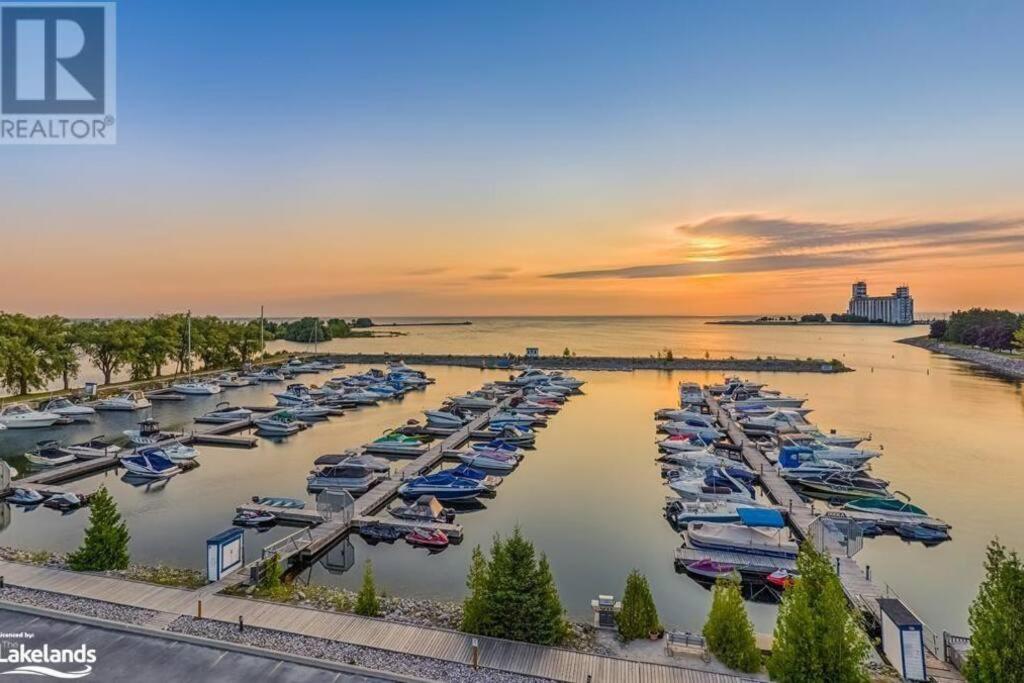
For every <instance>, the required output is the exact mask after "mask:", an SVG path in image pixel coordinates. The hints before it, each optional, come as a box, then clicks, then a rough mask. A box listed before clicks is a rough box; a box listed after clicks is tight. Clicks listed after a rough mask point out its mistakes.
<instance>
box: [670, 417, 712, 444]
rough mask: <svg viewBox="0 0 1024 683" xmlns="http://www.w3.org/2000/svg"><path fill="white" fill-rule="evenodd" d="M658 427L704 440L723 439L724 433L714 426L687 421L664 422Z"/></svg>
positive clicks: (679, 434)
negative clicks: (688, 422) (693, 423)
mask: <svg viewBox="0 0 1024 683" xmlns="http://www.w3.org/2000/svg"><path fill="white" fill-rule="evenodd" d="M658 429H659V430H661V431H663V432H665V433H666V434H671V435H673V436H688V437H697V438H698V439H701V440H703V441H709V442H710V441H716V440H718V439H721V438H722V436H723V434H722V432H720V431H719V430H717V429H714V428H712V427H703V426H700V425H690V424H687V423H686V422H663V423H662V424H660V425H659V426H658Z"/></svg>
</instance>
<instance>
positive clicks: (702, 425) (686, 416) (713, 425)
mask: <svg viewBox="0 0 1024 683" xmlns="http://www.w3.org/2000/svg"><path fill="white" fill-rule="evenodd" d="M671 415H672V417H670V418H668V421H667V422H662V423H660V424H659V425H658V430H659V431H663V432H668V431H669V430H668V428H669V427H672V426H673V425H678V426H679V427H680V428H682V427H693V428H694V429H714V430H716V431H717V430H718V420H716V419H715V417H714V416H712V415H702V414H701V413H693V412H689V411H685V410H673V411H672V412H671ZM669 433H670V434H671V433H672V432H669Z"/></svg>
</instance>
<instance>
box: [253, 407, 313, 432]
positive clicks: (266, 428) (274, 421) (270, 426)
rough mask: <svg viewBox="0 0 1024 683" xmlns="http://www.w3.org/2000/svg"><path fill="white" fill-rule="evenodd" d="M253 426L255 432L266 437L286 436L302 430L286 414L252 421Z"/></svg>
mask: <svg viewBox="0 0 1024 683" xmlns="http://www.w3.org/2000/svg"><path fill="white" fill-rule="evenodd" d="M253 424H254V425H256V431H257V432H259V433H260V434H264V435H266V436H288V435H289V434H294V433H295V432H297V431H299V430H300V429H302V425H301V424H300V423H299V422H298V421H296V420H295V418H293V417H292V416H291V415H290V414H289V413H287V412H281V413H275V414H273V415H271V416H270V417H264V418H261V419H259V420H253Z"/></svg>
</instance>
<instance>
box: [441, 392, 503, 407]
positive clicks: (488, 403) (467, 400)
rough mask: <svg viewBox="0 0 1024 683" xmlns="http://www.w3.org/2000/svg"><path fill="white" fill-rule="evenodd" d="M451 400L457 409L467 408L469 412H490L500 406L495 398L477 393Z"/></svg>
mask: <svg viewBox="0 0 1024 683" xmlns="http://www.w3.org/2000/svg"><path fill="white" fill-rule="evenodd" d="M449 400H450V401H451V402H452V403H454V404H455V405H456V406H457V407H459V408H466V409H467V410H489V409H490V408H494V407H495V406H497V405H498V402H497V401H495V400H494V399H493V398H490V397H487V396H481V395H479V394H475V393H469V394H463V395H462V396H455V397H453V398H450V399H449Z"/></svg>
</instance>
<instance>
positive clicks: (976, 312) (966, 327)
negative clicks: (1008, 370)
mask: <svg viewBox="0 0 1024 683" xmlns="http://www.w3.org/2000/svg"><path fill="white" fill-rule="evenodd" d="M928 336H929V337H931V338H933V339H941V340H943V341H948V342H956V343H957V344H966V345H968V346H981V347H984V348H986V349H999V350H1008V349H1012V348H1014V347H1015V346H1016V347H1018V348H1024V315H1018V314H1016V313H1014V312H1012V311H1006V310H993V309H987V308H972V309H970V310H969V311H956V312H955V313H953V314H952V315H950V316H949V320H936V321H934V322H932V324H931V329H930V330H929V333H928Z"/></svg>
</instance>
